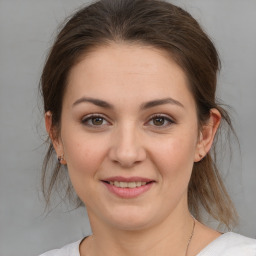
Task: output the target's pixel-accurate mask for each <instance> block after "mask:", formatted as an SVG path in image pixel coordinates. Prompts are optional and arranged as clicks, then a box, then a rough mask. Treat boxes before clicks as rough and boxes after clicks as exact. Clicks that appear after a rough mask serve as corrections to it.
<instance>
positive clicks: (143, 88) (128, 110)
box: [54, 44, 199, 230]
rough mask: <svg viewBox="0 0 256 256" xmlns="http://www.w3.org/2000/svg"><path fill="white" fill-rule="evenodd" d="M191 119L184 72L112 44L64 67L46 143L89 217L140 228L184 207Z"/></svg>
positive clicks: (151, 54)
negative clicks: (60, 158)
mask: <svg viewBox="0 0 256 256" xmlns="http://www.w3.org/2000/svg"><path fill="white" fill-rule="evenodd" d="M197 124H198V122H197V114H196V106H195V102H194V99H193V96H192V94H191V93H190V91H189V89H188V82H187V79H186V75H185V73H184V72H183V71H182V69H181V68H180V67H179V66H178V65H177V64H175V62H174V61H172V59H171V58H170V57H168V56H167V55H166V54H165V53H164V52H162V51H160V50H157V49H154V48H152V47H146V46H138V45H127V44H119V45H117V44H115V45H111V46H105V47H101V48H98V49H96V50H95V51H93V52H91V53H90V54H89V55H87V56H86V57H85V58H84V59H82V61H81V62H79V63H78V64H77V65H76V66H74V67H73V69H72V70H71V73H70V76H69V79H68V85H67V90H66V92H65V95H64V99H63V109H62V116H61V131H60V136H59V138H58V139H57V140H55V141H54V147H55V149H56V151H57V154H58V155H62V154H64V158H65V163H66V164H67V167H68V171H69V175H70V178H71V181H72V184H73V186H74V188H75V190H76V192H77V194H78V196H79V197H80V199H81V200H82V201H83V202H84V203H85V205H86V207H87V211H88V214H89V217H90V219H91V221H94V222H101V223H103V224H105V225H109V226H112V227H116V228H121V229H126V230H129V229H140V228H146V227H149V226H150V225H155V224H157V223H160V222H162V221H163V220H165V219H168V217H169V216H170V215H171V214H173V213H174V212H176V213H177V214H180V213H182V212H184V210H187V195H186V194H187V187H188V182H189V179H190V176H191V171H192V167H193V163H194V161H197V160H198V154H199V152H198V148H199V146H198V144H199V140H198V126H197ZM92 225H93V223H92Z"/></svg>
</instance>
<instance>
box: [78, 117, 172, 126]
mask: <svg viewBox="0 0 256 256" xmlns="http://www.w3.org/2000/svg"><path fill="white" fill-rule="evenodd" d="M93 118H102V119H103V120H105V121H106V118H105V116H103V115H100V114H91V115H88V116H85V117H84V118H83V119H82V121H81V122H82V124H84V125H86V126H88V127H93V128H96V129H100V128H102V126H104V125H93V124H88V122H89V121H92V119H93ZM156 118H163V119H164V120H165V121H167V122H168V124H167V125H163V126H157V125H155V127H156V128H157V129H163V128H166V127H169V126H171V125H172V124H174V123H175V121H174V120H172V119H171V118H170V117H167V116H165V115H163V114H155V115H152V116H151V117H150V119H149V121H148V122H147V123H149V122H150V121H152V120H153V119H156ZM107 122H108V121H107Z"/></svg>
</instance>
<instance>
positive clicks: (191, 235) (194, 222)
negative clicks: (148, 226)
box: [86, 215, 196, 256]
mask: <svg viewBox="0 0 256 256" xmlns="http://www.w3.org/2000/svg"><path fill="white" fill-rule="evenodd" d="M191 216H192V215H191ZM192 218H193V228H192V232H191V234H190V237H189V240H188V244H187V247H186V253H185V256H187V254H188V249H189V245H190V243H191V240H192V238H193V236H194V231H195V225H196V220H195V218H194V217H193V216H192ZM91 239H92V240H93V235H92V236H91ZM86 255H87V254H86Z"/></svg>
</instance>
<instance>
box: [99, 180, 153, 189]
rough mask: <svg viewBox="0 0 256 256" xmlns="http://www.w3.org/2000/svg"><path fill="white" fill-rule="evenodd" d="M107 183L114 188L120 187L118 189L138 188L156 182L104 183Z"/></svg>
mask: <svg viewBox="0 0 256 256" xmlns="http://www.w3.org/2000/svg"><path fill="white" fill-rule="evenodd" d="M103 182H105V183H108V184H110V185H112V186H115V187H118V188H138V187H142V186H145V185H147V184H150V183H153V182H154V181H149V182H145V181H133V182H123V181H103Z"/></svg>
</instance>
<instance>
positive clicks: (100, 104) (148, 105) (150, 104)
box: [72, 97, 184, 110]
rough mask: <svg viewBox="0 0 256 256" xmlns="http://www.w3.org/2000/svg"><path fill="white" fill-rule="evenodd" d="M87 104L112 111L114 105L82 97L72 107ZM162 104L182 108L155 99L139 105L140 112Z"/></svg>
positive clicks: (169, 99)
mask: <svg viewBox="0 0 256 256" xmlns="http://www.w3.org/2000/svg"><path fill="white" fill-rule="evenodd" d="M88 102H89V103H92V104H94V105H96V106H98V107H101V108H106V109H114V105H112V104H110V103H108V102H106V101H104V100H100V99H95V98H89V97H82V98H80V99H78V100H77V101H75V102H74V103H73V104H72V107H74V106H76V105H78V104H80V103H88ZM164 104H171V105H176V106H179V107H182V108H184V105H183V104H182V103H180V102H179V101H177V100H175V99H173V98H164V99H156V100H152V101H148V102H145V103H143V104H141V106H140V110H145V109H148V108H152V107H156V106H160V105H164Z"/></svg>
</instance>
